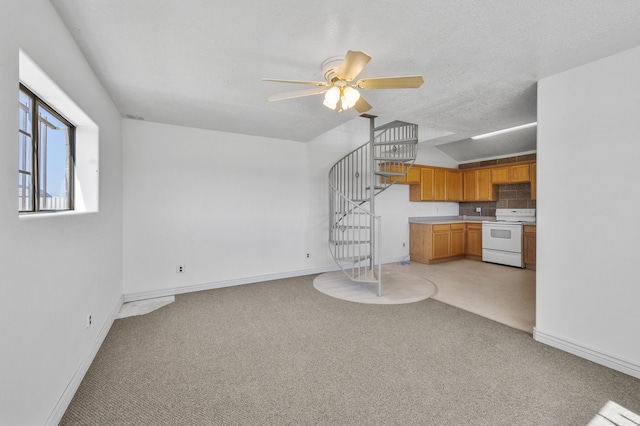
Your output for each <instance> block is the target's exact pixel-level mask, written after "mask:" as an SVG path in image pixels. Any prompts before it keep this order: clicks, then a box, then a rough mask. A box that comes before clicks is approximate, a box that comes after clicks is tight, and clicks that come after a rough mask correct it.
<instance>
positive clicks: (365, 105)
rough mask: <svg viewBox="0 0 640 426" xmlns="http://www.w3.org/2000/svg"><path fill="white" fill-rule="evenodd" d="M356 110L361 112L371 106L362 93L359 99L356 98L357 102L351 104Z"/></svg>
mask: <svg viewBox="0 0 640 426" xmlns="http://www.w3.org/2000/svg"><path fill="white" fill-rule="evenodd" d="M353 107H354V108H355V109H356V111H358V112H359V113H363V112H367V111H369V110H370V109H371V108H372V106H371V105H369V102H367V101H366V100H365V99H364V98H363V97H362V95H360V99H358V102H356V104H355V105H354V106H353Z"/></svg>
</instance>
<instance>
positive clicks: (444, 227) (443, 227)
mask: <svg viewBox="0 0 640 426" xmlns="http://www.w3.org/2000/svg"><path fill="white" fill-rule="evenodd" d="M450 229H451V225H449V224H446V225H433V227H432V230H433V232H448V231H449V230H450Z"/></svg>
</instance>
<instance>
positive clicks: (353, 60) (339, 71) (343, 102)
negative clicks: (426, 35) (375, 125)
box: [262, 50, 424, 113]
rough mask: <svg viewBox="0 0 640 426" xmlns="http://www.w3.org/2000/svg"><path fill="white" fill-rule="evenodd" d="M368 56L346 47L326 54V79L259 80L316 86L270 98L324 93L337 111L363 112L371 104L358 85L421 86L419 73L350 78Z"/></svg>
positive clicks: (298, 96)
mask: <svg viewBox="0 0 640 426" xmlns="http://www.w3.org/2000/svg"><path fill="white" fill-rule="evenodd" d="M370 60H371V57H370V56H369V55H367V54H366V53H363V52H358V51H353V50H349V51H348V52H347V55H346V56H344V58H343V57H341V56H336V57H333V58H329V59H327V60H326V61H324V62H323V64H322V72H323V75H324V79H325V81H305V80H280V79H274V78H263V79H262V81H274V82H279V83H294V84H307V85H311V86H316V87H314V88H311V89H303V90H294V91H292V92H285V93H279V94H276V95H272V96H270V97H269V101H282V100H284V99H294V98H301V97H303V96H312V95H321V94H324V102H323V104H324V105H325V106H326V107H327V108H329V109H333V110H335V109H336V108H337V109H338V111H339V112H342V111H344V110H347V109H349V108H355V109H356V110H357V111H358V112H360V113H363V112H366V111H369V110H370V109H371V105H369V103H368V102H367V101H366V100H365V99H364V98H363V97H362V96H361V95H360V92H359V91H358V89H415V88H418V87H420V86H422V83H424V79H423V78H422V76H420V75H412V76H404V77H379V78H363V79H360V80H358V81H356V82H354V81H353V80H354V79H355V78H356V77H357V76H358V74H360V72H362V70H363V69H364V67H365V66H366V65H367V63H369V61H370Z"/></svg>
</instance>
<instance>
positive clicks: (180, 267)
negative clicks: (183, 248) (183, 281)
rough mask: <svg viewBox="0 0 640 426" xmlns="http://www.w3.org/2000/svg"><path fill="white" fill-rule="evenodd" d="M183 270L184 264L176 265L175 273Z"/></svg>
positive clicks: (180, 272)
mask: <svg viewBox="0 0 640 426" xmlns="http://www.w3.org/2000/svg"><path fill="white" fill-rule="evenodd" d="M183 272H184V265H178V266H176V273H177V274H182V273H183Z"/></svg>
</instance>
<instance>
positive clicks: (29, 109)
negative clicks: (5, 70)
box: [18, 91, 33, 211]
mask: <svg viewBox="0 0 640 426" xmlns="http://www.w3.org/2000/svg"><path fill="white" fill-rule="evenodd" d="M32 117H33V101H32V99H31V98H30V97H29V96H27V95H26V94H25V93H24V92H23V91H20V95H19V102H18V210H19V211H32V210H33V197H32V190H33V188H32V186H33V181H32V179H33V140H32V134H31V132H32V122H31V118H32Z"/></svg>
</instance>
